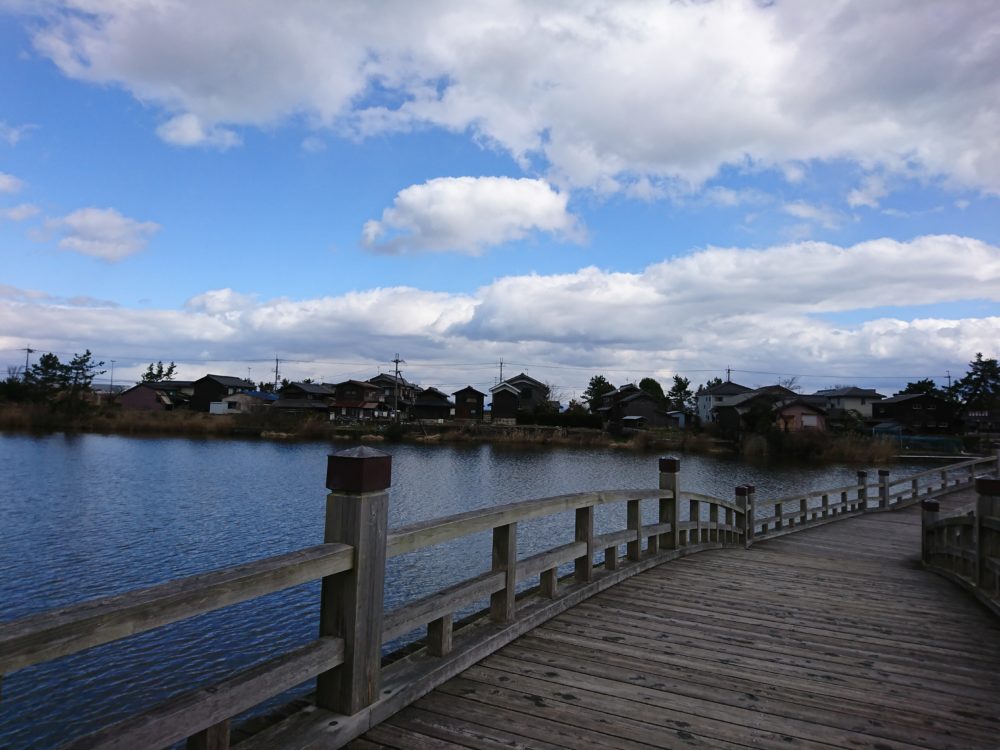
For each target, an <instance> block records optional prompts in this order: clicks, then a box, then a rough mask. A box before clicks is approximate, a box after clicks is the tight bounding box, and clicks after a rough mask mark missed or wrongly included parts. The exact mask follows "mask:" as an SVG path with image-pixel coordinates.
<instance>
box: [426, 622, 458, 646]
mask: <svg viewBox="0 0 1000 750" xmlns="http://www.w3.org/2000/svg"><path fill="white" fill-rule="evenodd" d="M453 625H454V615H452V614H451V613H449V614H447V615H444V616H442V617H439V618H438V619H436V620H432V621H431V622H429V623H428V624H427V653H428V654H430V655H431V656H447V655H448V654H449V653H451V635H452V628H453Z"/></svg>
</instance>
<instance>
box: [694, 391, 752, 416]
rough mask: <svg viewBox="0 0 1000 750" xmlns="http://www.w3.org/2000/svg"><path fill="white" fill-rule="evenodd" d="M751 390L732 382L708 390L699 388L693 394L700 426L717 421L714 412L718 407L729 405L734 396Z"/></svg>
mask: <svg viewBox="0 0 1000 750" xmlns="http://www.w3.org/2000/svg"><path fill="white" fill-rule="evenodd" d="M752 390H753V389H752V388H747V387H746V386H745V385H740V384H739V383H733V382H732V381H726V382H725V383H719V384H718V385H713V386H712V387H710V388H699V389H698V393H696V394H695V403H696V407H697V411H698V419H700V420H701V422H702V424H708V423H709V422H715V421H717V416H716V412H715V410H716V409H717V408H718V407H720V406H725V405H728V404H731V403H732V399H733V397H734V396H740V395H742V394H744V393H749V392H750V391H752Z"/></svg>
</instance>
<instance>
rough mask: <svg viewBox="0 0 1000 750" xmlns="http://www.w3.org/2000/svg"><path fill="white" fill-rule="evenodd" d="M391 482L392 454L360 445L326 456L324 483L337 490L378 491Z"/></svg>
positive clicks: (330, 488) (385, 487)
mask: <svg viewBox="0 0 1000 750" xmlns="http://www.w3.org/2000/svg"><path fill="white" fill-rule="evenodd" d="M390 484H392V456H391V455H389V454H388V453H383V452H382V451H380V450H376V449H375V448H369V447H367V446H361V447H360V448H348V449H347V450H343V451H339V452H338V453H334V454H333V455H332V456H328V457H327V460H326V487H327V489H329V490H334V491H337V492H358V493H361V492H380V491H382V490H384V489H387V488H388V487H389V485H390Z"/></svg>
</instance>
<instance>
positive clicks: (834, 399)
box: [813, 385, 885, 418]
mask: <svg viewBox="0 0 1000 750" xmlns="http://www.w3.org/2000/svg"><path fill="white" fill-rule="evenodd" d="M813 395H814V396H822V397H823V398H824V399H825V400H826V409H827V411H831V410H835V409H836V410H841V411H845V412H846V411H856V412H858V414H860V415H861V416H862V417H865V418H868V417H871V416H872V404H873V403H875V402H876V401H881V400H882V399H884V398H885V396H883V395H882V394H881V393H878V392H877V391H875V390H873V389H872V388H858V387H856V386H853V385H852V386H847V387H844V388H827V389H825V390H821V391H816V393H814V394H813Z"/></svg>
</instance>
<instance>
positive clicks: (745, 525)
mask: <svg viewBox="0 0 1000 750" xmlns="http://www.w3.org/2000/svg"><path fill="white" fill-rule="evenodd" d="M736 504H737V505H738V506H739V507H740V508H741V510H742V518H741V521H742V529H743V546H744V547H745V548H746V549H750V545H751V544H753V537H754V532H755V529H756V525H757V521H756V519H755V518H754V507H753V502H752V501H751V498H750V487H749V485H745V484H742V485H740V486H738V487H737V488H736Z"/></svg>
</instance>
